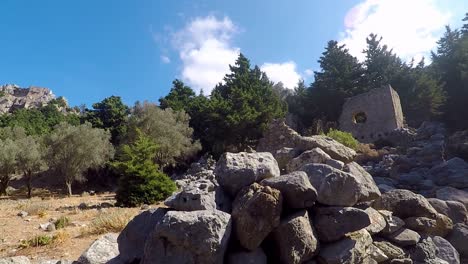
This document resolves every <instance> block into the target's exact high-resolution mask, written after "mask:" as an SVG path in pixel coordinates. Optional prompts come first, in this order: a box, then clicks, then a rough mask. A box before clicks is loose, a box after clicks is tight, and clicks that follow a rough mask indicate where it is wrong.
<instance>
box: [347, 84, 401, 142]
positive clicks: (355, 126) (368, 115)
mask: <svg viewBox="0 0 468 264" xmlns="http://www.w3.org/2000/svg"><path fill="white" fill-rule="evenodd" d="M339 123H340V130H343V131H347V132H350V133H352V134H353V136H354V137H355V138H356V139H358V140H359V141H360V142H365V143H369V142H374V141H376V140H378V139H380V138H385V137H386V136H387V135H388V134H389V133H390V132H392V131H393V130H395V129H398V128H402V127H403V126H404V119H403V111H402V110H401V104H400V97H399V96H398V93H397V92H396V91H395V90H393V88H392V87H391V86H390V85H386V86H384V87H381V88H376V89H373V90H370V91H369V92H367V93H363V94H360V95H356V96H354V97H351V98H348V99H346V101H345V103H344V105H343V111H342V113H341V116H340V119H339Z"/></svg>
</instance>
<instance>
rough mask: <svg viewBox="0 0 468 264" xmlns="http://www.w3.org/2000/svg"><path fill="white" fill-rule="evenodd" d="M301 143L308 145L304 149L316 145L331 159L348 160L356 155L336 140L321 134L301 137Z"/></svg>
mask: <svg viewBox="0 0 468 264" xmlns="http://www.w3.org/2000/svg"><path fill="white" fill-rule="evenodd" d="M302 145H303V146H304V147H305V146H309V147H308V148H306V149H311V148H315V147H318V148H320V149H322V150H323V151H324V152H325V153H327V154H328V155H330V157H332V158H333V159H336V160H340V161H343V162H350V161H352V160H353V159H354V157H355V156H356V151H354V150H353V149H351V148H348V147H346V146H345V145H343V144H341V143H339V142H338V141H336V140H334V139H332V138H330V137H327V136H323V135H315V136H310V137H303V140H302Z"/></svg>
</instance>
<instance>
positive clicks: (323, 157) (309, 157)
mask: <svg viewBox="0 0 468 264" xmlns="http://www.w3.org/2000/svg"><path fill="white" fill-rule="evenodd" d="M329 159H331V157H330V155H328V154H327V153H325V152H324V151H323V150H321V149H320V148H313V149H311V150H306V151H304V152H302V153H301V155H299V156H297V157H296V158H294V159H292V160H291V161H290V162H289V163H288V164H287V166H286V170H287V171H288V172H292V171H297V170H299V169H300V168H301V167H302V166H304V165H306V164H310V163H326V161H327V160H329Z"/></svg>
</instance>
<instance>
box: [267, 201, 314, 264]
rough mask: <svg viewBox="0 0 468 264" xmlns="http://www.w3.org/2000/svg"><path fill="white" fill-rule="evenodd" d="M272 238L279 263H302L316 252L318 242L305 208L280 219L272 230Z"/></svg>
mask: <svg viewBox="0 0 468 264" xmlns="http://www.w3.org/2000/svg"><path fill="white" fill-rule="evenodd" d="M273 238H274V240H275V244H276V247H277V249H278V252H279V257H280V261H281V263H291V264H299V263H303V262H305V261H307V260H310V259H312V258H313V257H314V256H315V255H316V254H317V253H318V247H319V242H318V240H317V235H316V234H315V231H314V229H313V227H312V226H311V224H310V219H309V214H308V213H307V211H306V210H302V211H299V212H297V213H295V214H293V215H291V216H289V217H287V218H286V219H284V220H283V221H281V223H280V225H279V226H278V227H277V228H276V229H275V230H274V231H273Z"/></svg>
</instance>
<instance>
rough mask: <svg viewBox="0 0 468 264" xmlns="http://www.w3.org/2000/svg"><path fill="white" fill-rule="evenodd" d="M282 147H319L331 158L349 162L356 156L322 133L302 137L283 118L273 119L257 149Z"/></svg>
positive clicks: (273, 149)
mask: <svg viewBox="0 0 468 264" xmlns="http://www.w3.org/2000/svg"><path fill="white" fill-rule="evenodd" d="M283 147H288V148H295V149H298V150H300V151H306V150H311V149H313V148H320V149H322V150H323V151H324V152H325V153H327V154H328V155H330V156H331V157H332V158H333V159H336V160H341V161H343V162H350V161H352V160H353V159H354V157H355V156H356V151H354V150H353V149H350V148H348V147H346V146H344V145H343V144H341V143H339V142H338V141H336V140H334V139H332V138H330V137H327V136H323V135H317V136H311V137H304V136H301V135H299V133H297V132H296V131H294V130H293V129H291V128H290V127H288V126H287V125H286V123H285V122H284V119H277V120H273V121H272V122H271V123H270V125H269V127H268V129H267V130H266V131H265V132H264V134H263V138H261V139H260V141H259V143H258V146H257V151H268V152H272V153H274V152H275V151H276V150H278V149H281V148H283Z"/></svg>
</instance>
